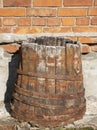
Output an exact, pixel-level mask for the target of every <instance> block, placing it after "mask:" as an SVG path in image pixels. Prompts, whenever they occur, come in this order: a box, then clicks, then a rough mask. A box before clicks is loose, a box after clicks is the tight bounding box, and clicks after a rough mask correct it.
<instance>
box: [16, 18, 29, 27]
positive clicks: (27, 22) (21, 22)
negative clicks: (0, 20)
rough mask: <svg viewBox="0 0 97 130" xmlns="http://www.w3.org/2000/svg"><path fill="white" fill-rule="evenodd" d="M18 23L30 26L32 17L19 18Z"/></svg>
mask: <svg viewBox="0 0 97 130" xmlns="http://www.w3.org/2000/svg"><path fill="white" fill-rule="evenodd" d="M18 25H19V26H30V25H31V18H19V19H18Z"/></svg>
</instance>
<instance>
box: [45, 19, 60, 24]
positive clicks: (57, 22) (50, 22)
mask: <svg viewBox="0 0 97 130" xmlns="http://www.w3.org/2000/svg"><path fill="white" fill-rule="evenodd" d="M60 24H61V20H60V19H59V18H48V20H47V25H48V26H60Z"/></svg>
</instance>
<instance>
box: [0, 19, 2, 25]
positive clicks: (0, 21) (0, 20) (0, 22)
mask: <svg viewBox="0 0 97 130" xmlns="http://www.w3.org/2000/svg"><path fill="white" fill-rule="evenodd" d="M0 26H2V19H1V18H0Z"/></svg>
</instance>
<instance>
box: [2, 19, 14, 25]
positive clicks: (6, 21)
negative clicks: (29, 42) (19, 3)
mask: <svg viewBox="0 0 97 130" xmlns="http://www.w3.org/2000/svg"><path fill="white" fill-rule="evenodd" d="M3 25H5V26H14V25H16V19H15V18H3Z"/></svg>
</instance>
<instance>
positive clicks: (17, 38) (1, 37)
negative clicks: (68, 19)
mask: <svg viewBox="0 0 97 130" xmlns="http://www.w3.org/2000/svg"><path fill="white" fill-rule="evenodd" d="M44 35H45V36H64V37H73V36H74V37H97V32H85V33H74V32H69V33H39V34H13V33H2V34H0V43H12V42H22V41H26V40H28V38H34V37H38V36H44Z"/></svg>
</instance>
